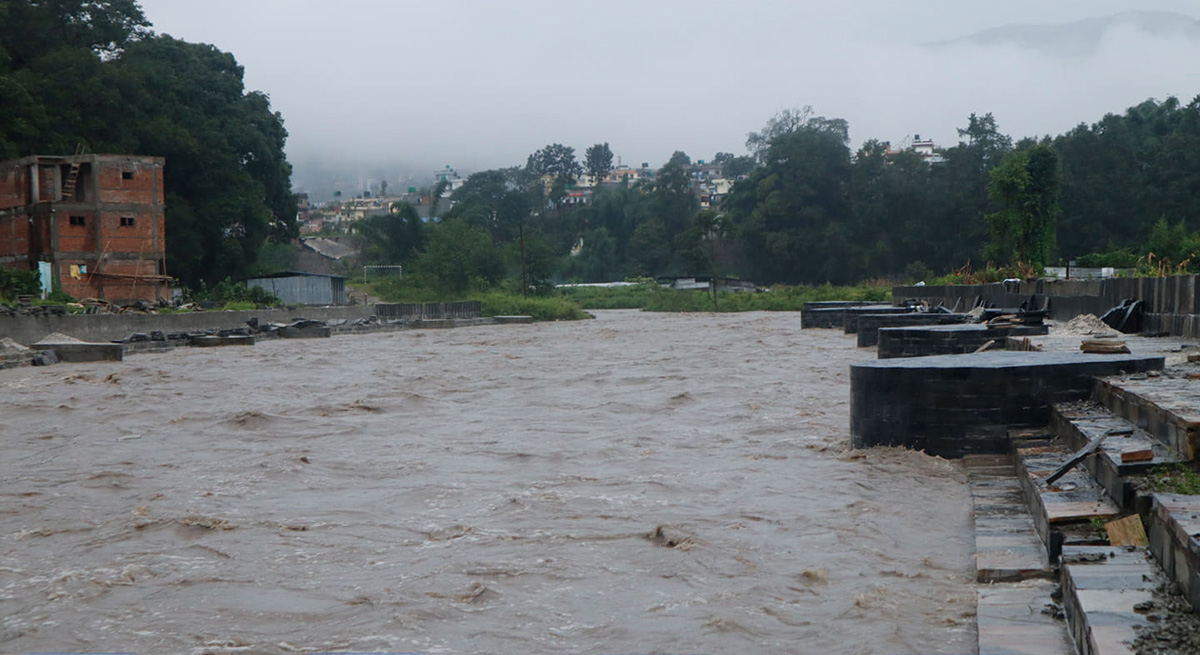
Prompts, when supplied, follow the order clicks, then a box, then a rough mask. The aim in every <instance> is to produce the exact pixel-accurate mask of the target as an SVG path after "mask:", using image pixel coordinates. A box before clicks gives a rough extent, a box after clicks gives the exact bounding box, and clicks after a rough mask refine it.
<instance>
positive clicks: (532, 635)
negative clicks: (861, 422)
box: [0, 311, 975, 655]
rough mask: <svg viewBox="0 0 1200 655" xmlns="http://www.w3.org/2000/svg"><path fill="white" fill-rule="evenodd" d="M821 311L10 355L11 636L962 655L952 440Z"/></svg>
mask: <svg viewBox="0 0 1200 655" xmlns="http://www.w3.org/2000/svg"><path fill="white" fill-rule="evenodd" d="M872 357H874V351H873V350H862V351H860V350H857V349H856V348H855V346H854V339H853V338H851V337H847V336H844V335H842V334H841V333H840V332H838V331H830V330H805V331H803V332H802V331H801V330H800V320H799V315H797V314H791V313H779V314H769V313H750V314H736V315H661V314H645V313H639V312H633V311H610V312H598V318H597V320H593V321H584V322H575V323H553V324H538V325H528V326H487V327H472V328H461V329H455V330H423V331H415V330H414V331H403V332H391V333H384V334H374V335H365V336H338V337H334V338H332V339H325V340H305V341H282V340H281V341H267V342H262V343H259V344H258V345H256V346H254V347H253V348H223V349H180V350H175V351H173V352H169V353H163V354H146V355H134V356H131V357H129V358H128V359H127V360H126V361H125V362H124V363H112V364H86V365H78V364H75V365H72V364H68V365H62V366H57V367H50V368H37V369H33V368H22V369H11V370H5V371H0V433H2V434H3V443H4V455H3V457H2V458H0V480H2V481H3V485H2V487H0V493H2V498H3V501H2V504H0V652H4V653H13V652H15V653H21V652H32V651H55V652H72V651H75V652H78V651H107V652H112V651H120V652H136V653H142V654H151V653H153V654H157V653H191V654H202V653H213V654H225V653H319V652H339V651H342V652H345V651H356V652H373V653H384V652H396V653H399V652H422V653H504V654H509V653H513V654H515V653H611V654H621V653H625V654H635V653H638V654H641V653H711V654H714V655H715V654H725V653H823V654H826V653H881V654H882V653H966V652H970V651H971V650H973V649H974V648H975V632H974V630H975V628H974V609H975V596H974V587H973V582H972V576H973V571H974V569H973V566H972V563H971V553H972V548H973V539H972V532H971V528H970V523H969V511H970V510H969V507H970V497H969V493H968V490H967V487H966V484H965V475H964V474H963V472H962V471H961V469H960V468H959V467H958V466H957V465H956V464H952V463H949V462H946V461H943V460H939V459H935V458H930V457H926V456H924V455H920V454H917V453H912V452H906V451H900V450H892V449H879V450H869V451H850V450H849V449H848V448H847V445H848V443H849V436H848V429H849V418H848V410H849V371H848V367H849V365H850V364H851V363H852V362H855V361H860V360H863V359H867V358H872Z"/></svg>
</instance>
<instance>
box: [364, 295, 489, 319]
mask: <svg viewBox="0 0 1200 655" xmlns="http://www.w3.org/2000/svg"><path fill="white" fill-rule="evenodd" d="M480 311H481V309H480V303H479V301H478V300H468V301H464V302H417V303H380V304H378V305H375V314H376V315H377V316H379V320H381V321H396V320H402V321H407V320H417V319H420V320H430V319H434V320H441V319H447V318H479V313H480Z"/></svg>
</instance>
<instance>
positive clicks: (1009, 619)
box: [963, 455, 1073, 655]
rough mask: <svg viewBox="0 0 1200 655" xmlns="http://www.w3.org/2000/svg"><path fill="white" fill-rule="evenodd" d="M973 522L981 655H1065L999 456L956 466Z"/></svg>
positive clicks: (1047, 587) (1044, 573)
mask: <svg viewBox="0 0 1200 655" xmlns="http://www.w3.org/2000/svg"><path fill="white" fill-rule="evenodd" d="M963 461H964V464H965V465H966V467H967V477H968V479H969V481H970V484H971V497H972V500H973V504H974V516H975V569H976V579H977V580H978V581H979V582H980V583H982V584H980V586H979V587H978V589H977V592H976V600H977V610H976V621H977V624H978V628H979V652H980V654H981V655H1070V654H1071V653H1072V652H1073V651H1072V649H1071V642H1070V638H1069V637H1068V633H1067V628H1066V624H1065V623H1064V622H1063V621H1062V619H1061V618H1056V617H1059V615H1060V612H1059V611H1057V610H1056V607H1057V606H1056V605H1055V604H1054V603H1053V601H1052V599H1051V595H1052V593H1053V592H1054V590H1055V589H1056V588H1057V585H1056V584H1055V583H1054V581H1053V578H1054V575H1055V572H1054V570H1053V569H1052V568H1051V566H1050V562H1049V560H1048V559H1047V557H1046V549H1045V548H1044V547H1043V546H1042V542H1041V540H1040V539H1039V538H1038V535H1037V531H1036V530H1035V528H1034V524H1033V517H1031V516H1030V515H1029V508H1028V506H1027V505H1026V504H1025V498H1024V494H1023V492H1022V491H1021V484H1020V482H1018V481H1017V478H1016V469H1015V468H1014V467H1013V465H1012V462H1011V458H1010V457H1009V456H1007V455H968V456H966V457H964V458H963Z"/></svg>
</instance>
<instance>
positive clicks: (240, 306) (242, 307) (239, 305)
mask: <svg viewBox="0 0 1200 655" xmlns="http://www.w3.org/2000/svg"><path fill="white" fill-rule="evenodd" d="M254 309H258V303H254V302H250V301H249V300H230V301H229V302H227V303H225V304H224V305H223V306H222V307H221V309H220V310H218V311H222V312H244V311H250V310H254Z"/></svg>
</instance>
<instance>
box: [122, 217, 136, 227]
mask: <svg viewBox="0 0 1200 655" xmlns="http://www.w3.org/2000/svg"><path fill="white" fill-rule="evenodd" d="M121 227H133V217H132V216H122V217H121Z"/></svg>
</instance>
